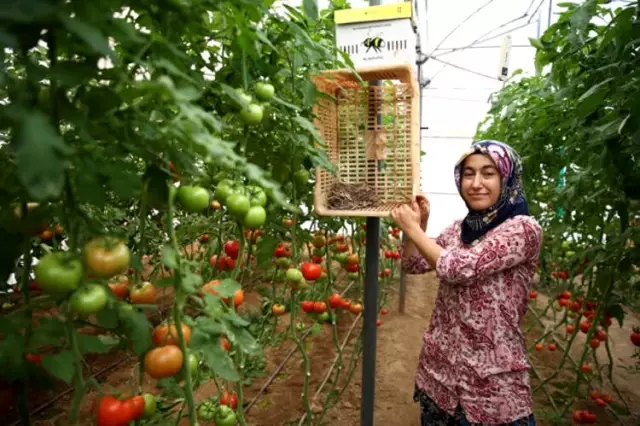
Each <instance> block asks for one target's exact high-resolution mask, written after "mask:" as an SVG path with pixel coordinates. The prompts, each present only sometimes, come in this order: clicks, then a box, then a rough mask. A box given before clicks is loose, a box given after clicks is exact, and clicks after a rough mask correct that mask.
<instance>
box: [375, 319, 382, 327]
mask: <svg viewBox="0 0 640 426" xmlns="http://www.w3.org/2000/svg"><path fill="white" fill-rule="evenodd" d="M376 325H377V326H378V327H380V326H381V325H382V320H381V319H380V318H378V319H377V320H376Z"/></svg>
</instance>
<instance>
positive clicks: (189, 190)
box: [178, 186, 209, 213]
mask: <svg viewBox="0 0 640 426" xmlns="http://www.w3.org/2000/svg"><path fill="white" fill-rule="evenodd" d="M178 200H179V201H180V204H182V206H183V207H184V209H185V210H186V211H188V212H189V213H200V212H202V211H204V210H206V209H207V207H209V191H207V190H206V189H204V188H203V187H201V186H181V187H180V188H179V189H178Z"/></svg>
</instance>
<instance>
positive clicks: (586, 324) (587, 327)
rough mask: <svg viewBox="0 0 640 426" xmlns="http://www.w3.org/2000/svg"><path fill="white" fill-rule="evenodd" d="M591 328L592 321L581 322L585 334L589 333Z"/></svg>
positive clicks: (581, 328)
mask: <svg viewBox="0 0 640 426" xmlns="http://www.w3.org/2000/svg"><path fill="white" fill-rule="evenodd" d="M590 328H591V323H590V322H589V321H582V322H581V323H580V331H582V332H583V333H584V334H587V333H588V332H589V329H590Z"/></svg>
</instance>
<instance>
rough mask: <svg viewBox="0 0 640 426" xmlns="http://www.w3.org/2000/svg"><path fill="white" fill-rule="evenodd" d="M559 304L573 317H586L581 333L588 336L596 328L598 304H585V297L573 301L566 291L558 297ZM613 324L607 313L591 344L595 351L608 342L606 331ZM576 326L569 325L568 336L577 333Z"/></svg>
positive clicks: (581, 325) (588, 302)
mask: <svg viewBox="0 0 640 426" xmlns="http://www.w3.org/2000/svg"><path fill="white" fill-rule="evenodd" d="M557 303H558V306H559V307H560V308H564V309H569V314H570V316H572V317H578V318H579V317H580V316H584V318H585V319H584V320H583V321H582V322H580V325H579V327H580V331H581V332H583V333H585V334H587V333H589V331H590V330H591V329H592V328H593V327H594V325H593V320H594V319H595V316H596V309H597V307H598V303H597V302H592V301H587V302H585V300H584V298H583V297H576V298H575V299H572V295H571V292H570V291H568V290H564V291H563V292H561V293H560V294H559V295H558V297H557ZM612 323H613V320H612V316H611V314H610V313H608V312H606V313H605V315H604V318H603V319H602V321H601V322H600V326H599V327H598V328H597V329H596V330H595V333H594V337H593V338H592V339H591V341H590V342H589V345H590V346H591V347H592V348H593V349H597V348H598V347H600V343H601V342H604V341H605V340H607V332H606V329H607V328H608V327H609V326H610V325H611V324H612ZM575 329H576V327H575V325H574V324H568V325H567V327H566V331H567V334H573V333H574V332H575Z"/></svg>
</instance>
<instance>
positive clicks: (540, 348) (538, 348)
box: [536, 343, 544, 352]
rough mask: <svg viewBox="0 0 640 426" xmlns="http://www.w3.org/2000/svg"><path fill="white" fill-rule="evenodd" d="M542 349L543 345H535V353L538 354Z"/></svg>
mask: <svg viewBox="0 0 640 426" xmlns="http://www.w3.org/2000/svg"><path fill="white" fill-rule="evenodd" d="M543 349H544V344H543V343H536V351H538V352H540V351H541V350H543Z"/></svg>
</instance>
